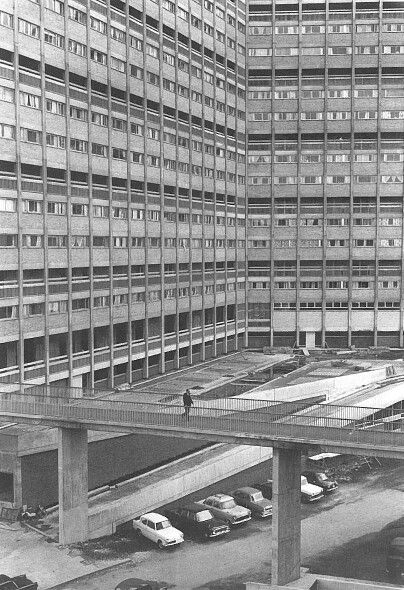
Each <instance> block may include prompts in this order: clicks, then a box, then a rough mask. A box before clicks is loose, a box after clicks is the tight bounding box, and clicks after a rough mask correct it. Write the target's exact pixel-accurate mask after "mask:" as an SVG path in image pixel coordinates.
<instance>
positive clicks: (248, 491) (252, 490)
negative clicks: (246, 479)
mask: <svg viewBox="0 0 404 590" xmlns="http://www.w3.org/2000/svg"><path fill="white" fill-rule="evenodd" d="M259 491H260V490H257V488H253V487H250V486H245V487H244V488H237V490H234V493H235V494H236V493H237V492H242V493H243V494H256V493H257V492H259Z"/></svg>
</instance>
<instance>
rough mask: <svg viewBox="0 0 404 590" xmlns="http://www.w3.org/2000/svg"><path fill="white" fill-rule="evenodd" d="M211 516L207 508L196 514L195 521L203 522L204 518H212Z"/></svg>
mask: <svg viewBox="0 0 404 590" xmlns="http://www.w3.org/2000/svg"><path fill="white" fill-rule="evenodd" d="M212 518H213V516H212V514H211V513H210V512H209V510H202V511H201V512H197V514H196V522H204V521H205V520H212Z"/></svg>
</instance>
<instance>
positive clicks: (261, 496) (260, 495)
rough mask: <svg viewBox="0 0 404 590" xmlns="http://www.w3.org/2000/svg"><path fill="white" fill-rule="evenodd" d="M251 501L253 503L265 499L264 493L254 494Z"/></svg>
mask: <svg viewBox="0 0 404 590" xmlns="http://www.w3.org/2000/svg"><path fill="white" fill-rule="evenodd" d="M251 499H252V501H253V502H259V501H260V500H263V499H264V496H263V495H262V492H254V494H251Z"/></svg>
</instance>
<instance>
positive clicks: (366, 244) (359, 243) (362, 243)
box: [353, 238, 383, 248]
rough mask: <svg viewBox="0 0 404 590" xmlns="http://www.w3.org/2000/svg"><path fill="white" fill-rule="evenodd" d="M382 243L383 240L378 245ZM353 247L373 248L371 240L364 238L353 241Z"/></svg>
mask: <svg viewBox="0 0 404 590" xmlns="http://www.w3.org/2000/svg"><path fill="white" fill-rule="evenodd" d="M382 241H383V240H380V245H381V242H382ZM353 245H354V246H355V247H356V248H373V246H374V240H372V239H365V238H359V239H356V240H354V241H353Z"/></svg>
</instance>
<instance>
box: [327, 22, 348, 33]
mask: <svg viewBox="0 0 404 590" xmlns="http://www.w3.org/2000/svg"><path fill="white" fill-rule="evenodd" d="M328 32H329V33H350V32H351V25H348V24H347V25H328Z"/></svg>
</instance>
